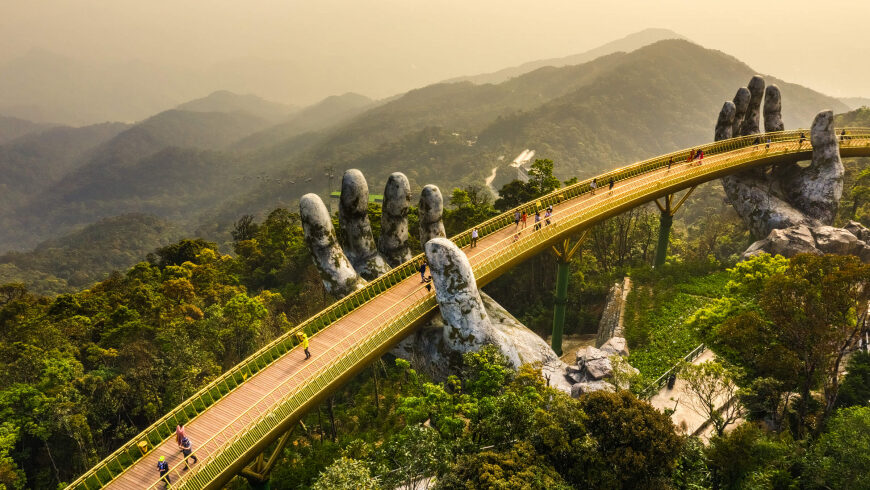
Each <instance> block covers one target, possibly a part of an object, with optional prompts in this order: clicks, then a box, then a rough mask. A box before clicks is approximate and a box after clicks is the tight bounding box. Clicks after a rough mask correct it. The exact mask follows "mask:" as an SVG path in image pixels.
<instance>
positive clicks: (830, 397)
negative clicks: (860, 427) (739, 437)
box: [761, 255, 870, 430]
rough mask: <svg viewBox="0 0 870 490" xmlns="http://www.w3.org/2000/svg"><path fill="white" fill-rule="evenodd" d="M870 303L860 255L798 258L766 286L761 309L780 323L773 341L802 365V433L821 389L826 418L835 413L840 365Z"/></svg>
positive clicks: (869, 278) (869, 272) (868, 276)
mask: <svg viewBox="0 0 870 490" xmlns="http://www.w3.org/2000/svg"><path fill="white" fill-rule="evenodd" d="M868 301H870V266H867V265H865V264H863V263H861V261H860V260H859V259H858V258H857V257H854V256H840V255H824V256H815V255H798V256H796V257H794V258H793V259H792V260H791V262H790V263H789V267H788V269H787V270H786V271H785V272H784V273H783V274H779V275H776V276H773V277H771V278H770V279H769V280H768V281H767V282H766V284H765V287H764V291H763V292H762V295H761V306H762V308H763V309H764V312H765V314H766V315H767V317H768V318H769V319H770V320H771V322H772V323H773V324H774V325H775V328H774V329H773V330H772V332H771V333H772V334H773V335H774V339H772V340H774V341H776V342H777V343H779V344H780V345H782V346H784V347H785V349H787V350H788V351H790V353H792V354H793V356H794V358H795V359H796V360H797V361H798V363H799V368H798V369H799V371H798V377H799V381H798V383H799V393H800V395H801V399H800V406H799V427H798V428H799V430H800V429H802V428H803V427H804V425H805V422H806V417H807V413H808V411H809V406H810V396H811V391H812V389H813V388H814V387H815V386H817V385H819V384H821V386H822V389H823V394H824V402H825V403H824V407H823V411H822V417H823V418H824V417H827V416H828V414H830V413H831V411H832V410H833V409H834V407H835V404H836V401H837V394H838V391H839V386H840V374H839V372H840V364H841V363H842V360H843V356H844V355H845V354H846V352H847V351H848V350H849V348H850V347H851V346H852V345H854V344H855V342H856V340H857V338H858V336H859V335H860V333H861V331H862V329H863V326H864V321H865V318H866V315H867V309H868V306H870V305H868ZM820 428H821V426H817V430H818V429H820Z"/></svg>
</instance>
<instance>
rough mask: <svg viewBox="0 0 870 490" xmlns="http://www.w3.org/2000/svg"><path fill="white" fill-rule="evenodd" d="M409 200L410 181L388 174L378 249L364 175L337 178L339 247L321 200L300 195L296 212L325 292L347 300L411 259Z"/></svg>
mask: <svg viewBox="0 0 870 490" xmlns="http://www.w3.org/2000/svg"><path fill="white" fill-rule="evenodd" d="M440 196H441V194H440V192H439V193H438V197H440ZM410 199H411V186H410V184H409V183H408V178H407V177H405V175H404V174H402V173H399V172H396V173H394V174H392V175H390V177H389V179H388V180H387V185H386V188H385V189H384V204H383V210H384V211H383V214H382V217H381V220H382V227H381V236H380V240H379V243H378V247H377V249H376V248H375V240H374V237H373V236H372V226H371V223H370V222H369V216H368V201H369V189H368V184H367V183H366V179H365V177H364V176H363V174H362V172H360V171H359V170H356V169H351V170H348V171H346V172H345V173H344V176H343V177H342V179H341V197H340V198H339V208H338V219H339V224H340V225H341V230H342V238H341V246H340V247H339V240H338V239H337V238H336V234H335V230H334V229H333V226H332V218H331V217H330V215H329V212H328V211H327V210H326V206H325V205H324V204H323V201H321V200H320V197H318V196H317V195H316V194H306V195H304V196H302V198H301V199H300V200H299V212H300V214H301V216H302V228H303V231H304V232H305V241H306V244H307V245H308V250H309V251H310V252H311V255H312V257H313V258H314V264H315V265H316V266H317V270H318V272H320V278H321V280H323V285H324V287H326V290H327V292H329V293H330V294H332V295H333V296H336V297H338V298H341V297H344V296H347V295H348V294H350V293H352V292H354V291H356V290H357V289H360V288H362V287H363V286H365V283H366V280H372V279H374V278H376V277H378V276H380V275H381V274H383V273H385V272H387V271H388V270H390V267H391V266H397V265H399V264H401V263H403V262H405V261H407V260H409V259H410V258H411V251H410V249H409V248H408V221H407V217H408V207H409V205H410ZM442 229H443V227H442Z"/></svg>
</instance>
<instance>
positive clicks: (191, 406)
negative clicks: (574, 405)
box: [68, 128, 870, 490]
mask: <svg viewBox="0 0 870 490" xmlns="http://www.w3.org/2000/svg"><path fill="white" fill-rule="evenodd" d="M841 131H842V129H837V133H836V134H838V135H840V134H841ZM809 134H810V131H809V130H797V131H784V132H778V133H765V134H763V135H751V136H744V137H738V138H732V139H729V140H725V141H719V142H715V143H710V144H707V145H703V146H699V147H696V149H699V150H703V152H704V155H705V157H704V159H703V161H702V162H700V164H699V162H698V161H694V162H686V157H687V156H688V153H689V150H683V151H678V152H674V153H670V154H667V155H662V156H659V157H656V158H653V159H650V160H646V161H642V162H639V163H635V164H633V165H630V166H627V167H623V168H620V169H616V170H613V171H611V172H609V173H606V174H603V175H599V176H598V177H596V179H597V182H598V183H599V187H598V189H597V192H595V194H593V193H592V189H591V187H590V183H591V182H592V181H591V179H590V180H587V181H583V182H579V183H576V184H573V185H570V186H568V187H564V188H562V189H558V190H556V191H554V192H552V193H550V194H548V195H546V196H543V197H540V198H538V199H536V200H535V201H533V202H529V203H526V204H524V205H522V206H519V207H517V208H516V209H512V210H510V211H507V212H505V213H503V214H501V215H499V216H496V217H495V218H492V219H490V220H488V221H486V222H483V223H481V224H479V225H478V226H477V229H478V233H479V236H480V238H479V240H478V243H477V247H475V248H473V249H472V248H469V247H468V245H469V244H470V242H471V232H470V230H469V231H465V232H463V233H460V234H459V235H456V236H455V237H453V238H452V240H453V242H454V243H456V244H457V245H458V246H459V247H461V248H463V249H464V251H465V253H466V254H467V255H468V258H469V261H470V262H471V265H472V267H473V269H474V274H475V277H476V279H477V283H478V286H483V285H484V284H487V283H488V282H490V281H492V280H493V279H495V278H496V277H498V276H499V275H501V274H503V273H504V272H505V271H507V270H509V269H510V268H512V267H514V266H515V265H516V264H518V263H521V262H523V261H524V260H526V259H528V258H529V257H532V256H534V255H536V254H538V253H540V252H541V251H543V250H545V249H547V248H549V247H550V246H551V245H553V244H555V243H557V242H559V241H560V240H564V239H565V238H567V237H568V236H570V235H572V234H576V233H578V232H580V231H582V230H584V229H587V228H589V227H590V226H592V225H594V224H596V223H598V222H600V221H602V220H605V219H607V218H609V217H611V216H615V215H618V214H620V213H622V212H624V211H626V210H628V209H631V208H633V207H636V206H638V205H641V204H644V203H647V202H650V201H653V200H655V199H658V198H662V197H666V196H671V195H673V194H674V193H675V192H678V191H680V190H683V189H691V188H693V187H695V186H697V185H699V184H702V183H704V182H708V181H710V180H714V179H717V178H719V177H722V176H724V175H728V174H731V173H734V172H738V171H741V170H745V169H748V168H751V167H759V166H768V165H773V164H781V163H790V162H797V161H801V160H810V159H811V158H812V146H811V144H810V141H809V139H808V138H806V137H805V136H804V135H809ZM846 134H847V135H848V136H845V137H841V138H840V154H841V156H842V157H858V156H870V128H846ZM759 137H762V138H763V139H764V142H763V143H761V144H759V141H760V139H759ZM669 161H673V162H674V163H673V164H672V165H669ZM611 178H612V179H613V180H614V182H615V185H614V187H613V189H612V191H609V190H608V189H607V183H608V182H609V181H610V179H611ZM550 205H552V206H553V208H554V212H553V217H552V219H551V224H550V225H547V226H543V227H542V228H541V229H539V230H534V229H532V228H531V227H529V228H527V229H526V231H525V232H524V233H523V234H522V236H521V237H520V238H519V239H518V240H516V241H514V231H513V224H514V223H513V216H514V211H516V210H527V211H528V210H532V211H533V210H534V209H540V207H541V206H543V207H547V206H550ZM421 257H422V256H418V257H415V258H413V259H412V260H410V261H408V262H406V263H405V264H403V265H401V266H399V267H396V268H394V269H393V270H391V271H390V272H388V273H387V274H385V275H383V276H381V277H379V278H377V279H376V280H374V281H371V282H369V283H368V285H367V286H366V287H365V288H363V289H361V290H359V291H357V292H355V293H353V294H351V295H350V296H347V297H345V298H343V299H341V300H339V301H337V302H336V303H334V304H333V305H331V306H330V307H328V308H327V309H325V310H323V311H321V312H320V313H318V314H317V315H315V316H313V317H311V318H309V319H307V320H306V321H305V322H303V323H301V324H300V325H298V326H296V327H294V328H293V329H291V330H290V331H288V332H286V333H285V334H283V335H282V336H281V337H279V338H278V339H276V340H274V341H273V342H271V343H270V344H268V345H266V346H265V347H263V348H262V349H260V350H259V351H257V352H256V353H255V354H253V355H251V356H250V357H248V358H247V359H246V360H244V361H243V362H241V363H240V364H238V365H236V366H235V367H233V368H232V369H230V370H228V371H227V372H225V373H224V374H223V375H222V376H220V377H219V378H217V379H215V380H214V381H212V382H211V383H209V384H208V385H207V386H205V387H204V388H202V389H201V390H200V391H199V392H197V393H196V394H195V395H193V396H191V397H190V398H189V399H187V400H186V401H185V402H184V403H182V404H181V405H179V406H177V407H175V408H174V409H173V410H172V411H170V412H169V413H167V414H166V415H164V416H163V417H162V418H160V420H158V421H156V422H155V423H154V424H152V425H151V426H150V427H148V428H147V429H145V430H144V431H143V432H142V433H140V434H139V435H137V436H136V437H135V438H133V439H132V440H130V441H129V442H127V443H126V444H124V445H123V446H122V447H120V448H119V449H118V450H116V451H115V452H114V453H112V454H111V455H109V456H108V457H106V458H105V459H104V460H103V461H101V462H100V463H99V464H97V465H96V466H95V467H94V468H92V469H91V470H90V471H88V472H87V473H85V474H84V475H82V476H81V477H79V478H78V479H77V480H76V481H75V482H73V483H72V484H71V485H70V486H69V487H68V488H70V489H74V490H96V489H99V488H104V487H110V488H131V489H132V488H135V489H142V488H149V489H150V488H162V487H163V482H162V481H161V480H160V479H159V475H158V471H157V460H158V457H159V456H161V455H162V456H165V457H166V461H167V462H168V463H169V465H170V471H169V475H170V477H171V480H172V486H173V487H178V488H195V489H199V488H218V487H220V486H221V485H223V484H225V483H226V482H228V481H229V480H230V479H231V478H232V477H233V476H234V475H236V474H238V473H241V472H243V471H247V472H250V471H252V470H250V469H247V468H245V467H246V466H247V465H248V464H249V463H251V462H252V461H254V466H255V467H260V468H263V467H265V466H266V465H267V464H268V463H266V462H264V460H263V457H262V453H263V452H264V451H265V450H266V449H267V448H268V447H269V446H270V444H272V443H274V442H275V441H277V440H278V439H279V438H281V437H282V436H285V434H287V433H288V432H289V430H290V429H291V428H292V427H293V426H294V425H295V424H297V423H298V421H299V420H300V419H301V418H302V416H303V415H304V414H305V413H306V412H307V411H308V410H310V409H312V408H314V407H315V406H317V404H319V403H320V402H321V401H323V400H324V399H325V398H326V397H327V396H328V395H329V394H330V393H331V392H333V391H335V390H336V389H337V388H339V387H340V386H341V385H342V384H343V383H345V382H347V381H348V380H349V379H351V377H353V376H354V375H356V374H357V373H359V372H360V371H361V370H362V369H363V368H364V367H366V366H367V365H368V364H369V363H371V362H372V361H373V360H375V359H377V358H378V357H380V356H381V355H383V354H384V353H386V352H387V351H388V350H390V348H392V347H393V346H395V345H396V344H397V343H398V342H399V341H400V340H402V338H404V337H405V336H406V335H408V334H409V333H410V332H411V331H413V330H414V328H415V327H417V326H418V325H420V324H421V323H423V322H425V321H426V320H427V319H429V318H430V317H431V316H432V315H434V314H435V313H436V311H437V309H438V305H437V304H436V302H435V294H434V291H429V290H427V289H426V288H425V287H424V286H423V285H422V284H421V283H420V281H419V279H418V277H417V269H416V265H415V264H416V263H417V262H418V261H419V260H420V258H421ZM300 331H304V332H306V333H307V334H308V336H309V337H310V342H311V348H310V350H311V352H312V354H313V355H312V358H311V359H310V360H308V361H306V360H304V355H303V354H302V352H301V348H299V347H298V346H297V344H298V340H297V338H296V335H295V334H296V333H297V332H300ZM179 424H180V425H184V426H185V430H186V432H187V434H188V435H189V436H190V437H191V438H192V440H193V441H195V442H196V447H195V450H194V452H193V454H194V455H196V456H197V458H198V460H199V461H198V463H196V464H192V465H191V466H190V469H189V470H185V469H184V466H185V464H184V461H183V459H182V456H181V454H180V452H179V451H178V449H177V447H176V445H175V440H174V436H175V427H176V425H179ZM285 437H286V436H285Z"/></svg>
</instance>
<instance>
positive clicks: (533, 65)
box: [445, 29, 686, 84]
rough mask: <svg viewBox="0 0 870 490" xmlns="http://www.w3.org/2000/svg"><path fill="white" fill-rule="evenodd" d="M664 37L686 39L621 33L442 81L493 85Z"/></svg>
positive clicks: (660, 32) (663, 33)
mask: <svg viewBox="0 0 870 490" xmlns="http://www.w3.org/2000/svg"><path fill="white" fill-rule="evenodd" d="M665 39H686V37H685V36H683V35H681V34H678V33H676V32H674V31H672V30H670V29H644V30H642V31H639V32H635V33H632V34H629V35H628V36H625V37H623V38H621V39H617V40H615V41H611V42H609V43H606V44H604V45H601V46H599V47H597V48H594V49H590V50H589V51H585V52H582V53H578V54H574V55H570V56H563V57H560V58H548V59H543V60H536V61H530V62H528V63H523V64H521V65H518V66H513V67H510V68H504V69H502V70H498V71H495V72H492V73H483V74H480V75H471V76H465V77H456V78H451V79H450V80H445V83H453V82H465V81H468V82H472V83H476V84H484V83H495V84H497V83H501V82H504V81H506V80H509V79H511V78H514V77H518V76H520V75H523V74H525V73H528V72H531V71H534V70H537V69H539V68H543V67H545V66H549V67H562V66H568V65H580V64H583V63H587V62H589V61H592V60H594V59H596V58H600V57H601V56H606V55H608V54H613V53H618V52H624V53H629V52H631V51H634V50H636V49H638V48H641V47H643V46H648V45H650V44H653V43H656V42H658V41H662V40H665Z"/></svg>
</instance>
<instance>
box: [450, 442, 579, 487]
mask: <svg viewBox="0 0 870 490" xmlns="http://www.w3.org/2000/svg"><path fill="white" fill-rule="evenodd" d="M472 488H488V489H505V490H507V489H511V488H522V489H525V490H549V489H554V490H563V489H564V490H567V489H569V488H572V487H570V486H569V485H568V484H567V483H566V482H565V481H564V480H563V479H562V477H561V476H560V475H559V473H558V472H557V471H556V469H555V468H553V467H552V466H551V465H550V464H548V463H547V460H546V458H545V457H543V456H541V455H539V454H537V453H536V452H535V450H534V448H533V447H532V446H531V445H530V444H528V443H526V442H519V443H517V444H515V445H514V446H512V447H511V448H510V449H509V450H507V451H505V452H497V451H490V450H487V451H482V452H479V453H475V454H468V455H463V456H462V457H460V458H459V460H458V461H457V462H456V463H455V464H454V465H453V466H451V468H450V470H449V471H448V472H447V473H446V474H445V475H443V476H442V477H441V478H439V479H438V483H437V484H436V486H435V489H436V490H465V489H472Z"/></svg>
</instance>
